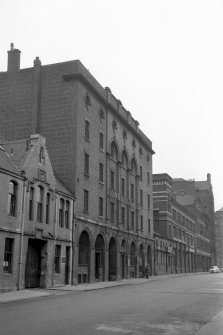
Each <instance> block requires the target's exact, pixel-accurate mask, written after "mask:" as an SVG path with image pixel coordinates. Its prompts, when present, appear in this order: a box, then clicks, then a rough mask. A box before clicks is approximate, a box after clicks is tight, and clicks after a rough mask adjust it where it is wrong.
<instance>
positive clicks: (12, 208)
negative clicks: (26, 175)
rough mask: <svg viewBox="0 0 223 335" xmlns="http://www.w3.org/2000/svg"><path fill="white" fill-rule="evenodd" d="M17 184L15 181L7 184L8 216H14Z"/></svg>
mask: <svg viewBox="0 0 223 335" xmlns="http://www.w3.org/2000/svg"><path fill="white" fill-rule="evenodd" d="M17 193H18V184H17V183H16V182H15V181H10V183H9V200H8V201H9V215H11V216H16V207H17Z"/></svg>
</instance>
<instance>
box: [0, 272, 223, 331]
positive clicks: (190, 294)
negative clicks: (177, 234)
mask: <svg viewBox="0 0 223 335" xmlns="http://www.w3.org/2000/svg"><path fill="white" fill-rule="evenodd" d="M221 310H223V273H220V274H209V273H204V274H196V275H188V276H183V277H176V278H165V279H160V280H155V281H148V282H146V283H143V284H137V285H132V284H130V285H127V286H117V287H111V288H105V289H101V290H96V291H85V292H78V291H75V292H63V293H61V292H57V293H56V295H54V296H49V297H44V298H39V299H33V300H28V301H27V300H26V301H20V302H12V303H6V304H2V305H0V334H1V335H14V334H15V335H26V334H27V335H34V334H35V335H37V334H38V335H51V334H52V335H96V334H97V335H112V334H114V335H117V334H118V335H119V334H120V335H123V334H133V335H144V334H146V335H149V334H154V335H155V334H164V335H178V334H180V335H188V334H190V335H191V334H196V332H197V331H198V330H199V329H200V328H201V327H202V326H203V325H204V324H205V323H208V322H210V320H211V319H212V318H213V317H214V316H215V315H216V314H217V313H219V312H220V311H221ZM222 334H223V330H222ZM210 335H211V334H210Z"/></svg>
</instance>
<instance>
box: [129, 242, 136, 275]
mask: <svg viewBox="0 0 223 335" xmlns="http://www.w3.org/2000/svg"><path fill="white" fill-rule="evenodd" d="M136 264H137V257H136V245H135V243H134V242H132V244H131V247H130V278H136Z"/></svg>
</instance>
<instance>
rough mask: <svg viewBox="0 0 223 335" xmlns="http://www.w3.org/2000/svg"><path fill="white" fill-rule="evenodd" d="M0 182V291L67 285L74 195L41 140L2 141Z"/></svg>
mask: <svg viewBox="0 0 223 335" xmlns="http://www.w3.org/2000/svg"><path fill="white" fill-rule="evenodd" d="M0 184H1V191H0V245H1V248H0V264H2V265H3V266H1V267H0V292H2V291H3V292H4V291H11V290H16V289H23V288H31V287H42V288H44V287H51V286H54V285H57V284H71V283H72V244H73V238H74V234H73V208H74V197H73V196H72V194H71V193H70V192H69V191H68V190H67V189H66V188H65V187H64V186H63V185H62V183H61V182H60V181H59V180H57V178H56V177H55V175H54V172H53V169H52V166H51V163H50V160H49V156H48V153H47V150H46V145H45V139H44V138H42V137H41V136H40V135H32V136H31V138H30V139H28V140H18V141H10V142H4V143H2V146H1V147H0Z"/></svg>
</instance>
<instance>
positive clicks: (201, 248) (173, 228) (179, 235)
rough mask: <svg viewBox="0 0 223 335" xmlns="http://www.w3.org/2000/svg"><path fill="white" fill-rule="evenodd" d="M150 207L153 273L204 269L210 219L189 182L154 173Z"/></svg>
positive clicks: (207, 258)
mask: <svg viewBox="0 0 223 335" xmlns="http://www.w3.org/2000/svg"><path fill="white" fill-rule="evenodd" d="M191 182H192V181H189V183H191ZM179 183H180V187H179ZM193 183H195V182H194V181H193ZM184 185H185V187H184V188H183V186H184ZM194 186H195V185H194ZM153 206H154V239H155V249H154V252H155V258H154V266H155V272H156V273H157V274H162V273H181V272H195V271H204V270H205V271H206V270H207V269H208V268H209V267H210V264H211V234H210V222H209V221H208V217H207V216H206V213H205V212H204V211H203V209H202V204H201V201H200V199H199V198H198V196H197V194H196V192H194V193H192V192H191V185H189V186H188V184H187V181H185V180H183V179H172V178H171V177H170V176H169V175H168V174H165V173H163V174H154V175H153Z"/></svg>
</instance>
